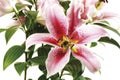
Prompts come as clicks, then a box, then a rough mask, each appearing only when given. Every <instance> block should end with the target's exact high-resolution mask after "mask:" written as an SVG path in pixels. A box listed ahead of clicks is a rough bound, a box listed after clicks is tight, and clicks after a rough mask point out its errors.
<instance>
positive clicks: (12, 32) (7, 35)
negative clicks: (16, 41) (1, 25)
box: [5, 26, 18, 43]
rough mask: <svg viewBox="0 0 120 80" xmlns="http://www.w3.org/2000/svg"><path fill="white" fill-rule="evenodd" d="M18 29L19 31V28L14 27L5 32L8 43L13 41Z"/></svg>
mask: <svg viewBox="0 0 120 80" xmlns="http://www.w3.org/2000/svg"><path fill="white" fill-rule="evenodd" d="M17 29H18V27H17V26H13V27H10V28H8V29H7V30H6V32H5V39H6V43H8V41H9V40H10V39H11V37H12V36H13V34H14V33H15V32H16V31H17Z"/></svg>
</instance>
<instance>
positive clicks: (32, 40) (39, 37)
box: [26, 33, 58, 48]
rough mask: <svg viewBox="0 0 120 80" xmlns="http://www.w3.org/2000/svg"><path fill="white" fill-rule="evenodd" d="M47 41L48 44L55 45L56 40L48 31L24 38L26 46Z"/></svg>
mask: <svg viewBox="0 0 120 80" xmlns="http://www.w3.org/2000/svg"><path fill="white" fill-rule="evenodd" d="M40 43H47V44H50V45H55V46H58V45H57V41H56V40H55V39H54V37H53V36H51V35H50V34H48V33H43V34H42V33H36V34H32V35H31V36H29V37H28V38H27V40H26V47H27V48H29V47H30V46H32V45H34V44H40Z"/></svg>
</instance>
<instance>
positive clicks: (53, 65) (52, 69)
mask: <svg viewBox="0 0 120 80" xmlns="http://www.w3.org/2000/svg"><path fill="white" fill-rule="evenodd" d="M69 58H70V50H68V51H67V52H64V51H63V49H62V48H60V47H57V48H54V49H52V50H51V51H50V52H49V54H48V58H47V60H46V68H47V77H50V76H52V75H54V74H56V73H57V72H59V71H61V70H62V69H63V68H64V67H65V65H66V64H67V63H68V62H69Z"/></svg>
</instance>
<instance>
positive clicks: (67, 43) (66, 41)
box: [58, 36, 72, 51]
mask: <svg viewBox="0 0 120 80" xmlns="http://www.w3.org/2000/svg"><path fill="white" fill-rule="evenodd" d="M58 45H59V46H60V47H62V48H63V49H64V50H65V51H66V50H67V49H68V48H69V47H71V45H72V43H71V41H70V39H69V38H68V37H66V36H63V37H62V38H61V39H60V40H59V41H58Z"/></svg>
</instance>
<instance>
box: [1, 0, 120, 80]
mask: <svg viewBox="0 0 120 80" xmlns="http://www.w3.org/2000/svg"><path fill="white" fill-rule="evenodd" d="M105 7H106V10H109V11H112V12H118V13H119V12H120V9H119V7H120V1H119V0H109V4H108V5H107V6H105ZM112 21H114V22H113V23H112V25H113V27H115V28H116V29H118V28H119V26H120V21H118V20H117V21H115V20H112ZM5 23H7V22H5ZM114 25H115V26H114ZM119 29H120V28H119ZM119 31H120V30H119ZM23 35H24V33H22V32H21V31H18V32H17V33H16V34H15V35H14V36H13V38H12V39H11V40H10V42H9V43H8V44H7V45H6V43H5V38H4V33H1V34H0V80H23V75H24V74H22V75H21V76H19V75H18V74H17V72H16V71H15V70H14V65H11V66H10V67H8V68H7V69H6V70H5V71H3V68H2V66H3V65H2V64H3V57H4V55H5V52H6V50H7V49H8V48H9V47H10V46H12V45H13V44H21V43H22V42H23V41H24V36H23ZM110 36H112V37H114V38H115V39H117V40H118V42H119V43H120V38H119V37H118V36H116V35H114V34H113V33H110ZM91 50H93V51H94V52H95V53H97V54H98V55H99V59H100V62H101V74H100V73H95V74H93V73H90V72H89V71H88V70H87V69H86V70H85V73H84V76H88V77H90V78H92V80H120V49H118V48H117V47H115V46H113V45H110V44H105V45H102V44H99V45H98V46H97V47H96V48H92V49H91ZM23 59H24V55H23V56H22V57H20V58H19V59H18V60H17V61H22V60H23ZM41 74H42V73H41V72H40V71H39V70H38V68H37V67H31V68H29V69H28V77H29V78H32V79H33V80H37V78H38V77H39V76H40V75H41ZM65 78H66V80H72V78H71V77H65Z"/></svg>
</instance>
